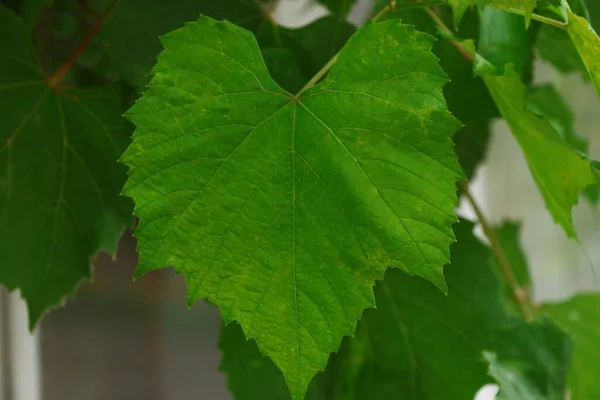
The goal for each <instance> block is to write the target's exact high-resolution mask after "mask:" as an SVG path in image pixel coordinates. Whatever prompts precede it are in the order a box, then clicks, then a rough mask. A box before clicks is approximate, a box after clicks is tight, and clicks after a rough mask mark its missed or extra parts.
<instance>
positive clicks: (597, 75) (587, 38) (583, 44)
mask: <svg viewBox="0 0 600 400" xmlns="http://www.w3.org/2000/svg"><path fill="white" fill-rule="evenodd" d="M567 13H568V16H569V28H568V30H567V32H568V33H569V36H570V37H571V40H572V41H573V44H574V45H575V48H576V49H577V51H578V52H579V55H580V56H581V59H582V60H583V63H584V64H585V67H586V69H587V71H588V73H589V75H590V78H591V80H592V83H593V84H594V86H595V87H596V91H597V92H598V95H600V37H598V34H597V33H596V31H594V28H592V26H591V25H590V23H589V22H588V21H587V20H586V19H585V18H583V17H580V16H578V15H576V14H574V13H573V12H572V11H571V10H570V9H567Z"/></svg>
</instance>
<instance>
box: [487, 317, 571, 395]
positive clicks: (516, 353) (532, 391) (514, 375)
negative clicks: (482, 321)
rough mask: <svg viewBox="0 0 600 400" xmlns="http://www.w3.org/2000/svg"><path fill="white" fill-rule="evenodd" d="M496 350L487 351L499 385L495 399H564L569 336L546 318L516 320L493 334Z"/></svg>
mask: <svg viewBox="0 0 600 400" xmlns="http://www.w3.org/2000/svg"><path fill="white" fill-rule="evenodd" d="M495 338H496V340H495V343H494V348H495V350H494V351H493V352H492V351H486V352H485V353H484V355H485V358H486V359H487V360H488V362H489V372H490V375H491V376H493V377H494V378H495V379H496V381H497V382H498V385H499V386H500V392H499V393H498V397H497V398H498V400H513V399H520V400H564V399H565V395H566V381H567V371H568V368H569V365H570V363H571V355H572V352H573V343H572V340H571V338H570V337H569V336H568V335H567V334H566V333H565V332H563V331H562V330H560V329H558V327H557V326H556V325H554V324H553V323H552V322H551V321H549V320H543V321H541V322H535V323H532V324H527V323H524V322H522V321H519V322H518V323H516V324H515V325H514V326H512V327H511V328H510V329H504V330H500V331H499V332H497V333H496V335H495Z"/></svg>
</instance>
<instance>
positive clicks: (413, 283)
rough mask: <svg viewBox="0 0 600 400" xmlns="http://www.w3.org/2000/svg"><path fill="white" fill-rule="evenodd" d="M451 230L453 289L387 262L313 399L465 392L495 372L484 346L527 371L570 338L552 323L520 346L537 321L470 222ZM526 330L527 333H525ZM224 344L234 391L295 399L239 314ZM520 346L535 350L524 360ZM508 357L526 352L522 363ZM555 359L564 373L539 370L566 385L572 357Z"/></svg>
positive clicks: (313, 389)
mask: <svg viewBox="0 0 600 400" xmlns="http://www.w3.org/2000/svg"><path fill="white" fill-rule="evenodd" d="M454 231H455V234H456V238H457V243H455V244H453V245H452V246H451V254H452V257H451V258H452V263H451V264H450V265H449V266H448V268H447V271H446V279H447V281H448V289H449V294H448V296H447V297H446V296H444V295H443V294H441V293H440V292H439V291H437V290H435V288H433V287H432V286H431V285H428V284H427V282H424V281H423V280H422V279H420V278H417V277H410V276H407V275H405V274H402V273H401V272H399V271H393V270H392V271H388V273H387V274H386V278H385V280H384V281H383V282H379V283H378V284H377V286H376V290H375V293H376V299H377V309H375V310H366V311H365V313H364V316H363V318H362V319H361V320H360V321H359V323H358V327H357V331H356V334H355V335H354V337H352V338H345V339H344V341H343V344H342V347H341V349H340V351H339V352H338V353H337V354H333V355H332V357H331V360H330V361H329V363H328V365H327V369H326V370H325V372H324V373H321V374H318V375H317V376H316V377H315V379H314V380H313V382H312V384H311V385H310V388H309V392H308V395H307V399H308V400H317V399H318V400H320V399H328V400H370V399H395V398H402V399H404V398H407V399H424V400H427V399H432V400H437V399H448V400H454V399H456V400H460V399H469V398H473V397H474V395H475V393H476V392H477V390H478V389H479V388H480V387H481V386H482V385H484V384H486V383H488V382H490V381H491V379H492V378H491V377H489V375H488V363H487V362H486V359H485V358H484V352H486V353H485V354H486V355H488V356H490V355H491V357H494V355H495V354H498V356H497V357H496V358H497V359H500V363H498V364H499V365H500V366H501V367H504V368H509V367H510V368H515V372H516V373H518V374H519V375H522V376H525V377H527V376H528V375H529V374H530V373H531V371H530V370H529V365H527V363H536V362H538V360H539V358H540V357H538V356H539V355H540V354H550V355H554V351H555V349H556V348H557V344H558V345H559V346H567V347H568V345H569V342H568V338H566V337H563V336H562V333H561V332H560V331H559V330H558V329H557V328H556V327H555V326H554V325H552V324H547V325H546V326H544V329H545V331H544V332H545V333H547V335H546V336H544V337H542V336H541V335H540V336H539V337H538V339H539V341H537V342H536V343H535V345H534V346H533V347H532V348H531V349H525V350H523V349H522V347H523V345H524V344H525V343H528V341H529V339H530V337H531V336H532V335H533V334H536V332H537V325H535V326H533V327H529V326H528V325H527V324H525V323H524V322H522V321H520V320H518V319H517V318H513V317H511V316H509V315H508V313H507V311H506V309H505V307H504V304H503V301H502V295H501V291H500V290H501V288H500V281H499V279H498V276H497V274H496V272H495V271H494V270H493V269H492V268H491V267H490V261H491V258H492V254H491V252H490V249H489V248H488V247H487V246H485V245H483V244H482V243H481V242H480V241H479V240H478V239H477V238H476V237H475V236H474V235H473V224H472V223H471V222H468V221H461V223H460V224H458V225H455V226H454ZM521 332H523V334H524V335H525V339H524V340H521V339H520V338H519V334H520V333H521ZM557 338H559V339H561V341H558V340H556V339H557ZM220 347H221V351H222V353H223V362H222V364H221V369H222V370H223V371H224V372H225V373H226V374H227V382H228V386H229V388H230V389H231V391H232V393H233V395H234V397H235V398H236V399H239V400H250V399H254V398H260V399H263V400H274V399H277V400H289V399H290V397H289V395H287V396H286V395H285V393H283V392H282V390H281V381H282V380H283V379H282V377H281V375H280V374H278V373H277V372H278V371H277V370H276V369H275V367H274V366H273V364H272V363H271V361H270V360H268V359H267V358H263V357H262V355H261V354H260V352H259V351H258V349H257V347H256V343H254V342H253V341H246V340H244V336H243V333H242V332H241V330H240V328H239V326H237V324H230V325H229V326H227V327H225V328H224V330H223V331H222V333H221V340H220ZM520 351H523V352H524V353H523V354H527V355H529V354H532V355H533V356H531V357H528V356H527V357H524V360H520V359H519V357H518V352H520ZM529 358H530V359H529ZM509 360H517V361H519V362H521V361H524V362H525V363H524V364H523V365H524V367H525V368H522V369H521V366H520V365H514V366H513V365H511V362H510V361H509ZM551 360H552V362H554V361H557V362H562V363H563V364H562V366H561V368H562V370H563V371H564V373H563V374H560V373H558V371H559V368H558V367H559V366H557V365H556V364H552V365H549V366H543V365H542V366H541V367H539V369H538V371H540V374H539V377H540V378H544V379H547V380H548V382H549V383H551V384H552V385H556V386H560V385H562V382H564V380H565V379H566V370H567V367H568V362H569V359H568V357H564V358H562V359H561V358H560V357H556V358H555V359H551ZM457 365H458V366H460V368H457V367H456V366H457ZM501 384H502V386H504V385H506V386H507V390H510V389H513V390H514V389H515V388H516V389H521V388H520V386H523V387H524V388H525V389H527V388H529V387H530V386H531V385H532V384H533V386H534V387H535V388H537V386H536V385H537V382H535V381H534V382H530V381H529V380H522V381H518V382H516V387H515V385H511V384H510V382H501ZM267 385H269V387H270V388H271V389H272V390H271V391H269V389H268V388H267ZM540 390H541V391H543V390H544V389H540ZM514 398H515V399H517V398H518V399H521V398H522V399H526V398H525V397H514Z"/></svg>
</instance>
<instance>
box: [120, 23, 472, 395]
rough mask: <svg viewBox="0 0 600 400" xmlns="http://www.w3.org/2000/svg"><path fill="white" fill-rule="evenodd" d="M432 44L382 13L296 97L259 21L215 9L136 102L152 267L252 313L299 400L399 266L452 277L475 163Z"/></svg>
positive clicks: (189, 31) (133, 172)
mask: <svg viewBox="0 0 600 400" xmlns="http://www.w3.org/2000/svg"><path fill="white" fill-rule="evenodd" d="M432 41H433V39H432V38H431V37H430V36H428V35H426V34H423V33H419V32H416V31H415V30H413V29H412V28H410V27H408V26H406V25H403V24H401V23H399V22H398V21H393V20H390V21H384V22H379V23H368V24H366V25H365V26H363V27H362V28H361V29H360V30H359V31H358V32H357V33H356V34H355V35H354V36H353V37H352V38H351V39H350V41H349V42H348V44H347V45H346V46H345V47H344V49H342V51H341V53H340V55H339V57H338V59H337V62H336V63H335V65H334V66H333V68H332V69H331V71H330V72H329V73H328V74H327V77H326V78H325V79H324V80H323V81H321V82H320V83H319V84H317V85H316V86H314V87H313V88H311V89H309V90H308V91H305V92H303V93H302V94H301V95H296V96H292V95H290V94H289V93H288V92H286V91H285V90H283V89H281V88H280V87H279V86H278V85H277V84H276V83H275V82H274V81H273V79H272V78H271V77H270V76H269V74H268V72H267V69H266V67H265V65H264V62H263V60H262V58H261V55H260V51H259V48H258V45H257V43H256V40H255V39H254V37H253V36H252V34H251V33H250V32H248V31H246V30H244V29H242V28H239V27H237V26H235V25H233V24H231V23H228V22H216V21H214V20H212V19H210V18H208V17H201V18H200V19H199V20H198V22H195V23H190V24H187V25H186V26H185V27H184V28H181V29H179V30H176V31H174V32H171V33H169V34H168V35H165V36H163V38H162V43H163V45H164V46H165V50H164V51H163V52H162V53H161V55H160V56H159V59H158V64H157V66H156V67H155V68H154V71H153V72H154V74H155V76H154V78H153V79H152V81H151V82H150V84H149V86H148V89H147V91H146V92H145V93H144V96H143V97H142V98H141V99H140V100H139V101H138V102H137V103H136V105H135V106H134V107H133V108H132V109H131V110H130V111H129V112H128V113H127V117H128V118H129V119H130V120H131V121H132V122H133V123H134V124H135V125H136V127H137V129H136V131H135V133H134V141H133V143H132V145H131V146H130V147H129V149H128V150H127V151H126V152H125V154H124V155H123V157H122V160H123V162H124V163H126V164H127V165H128V166H129V167H130V172H129V180H128V182H127V184H126V186H125V188H124V193H126V194H127V195H129V196H131V197H132V198H133V199H134V200H135V202H136V214H137V215H138V216H139V217H140V224H139V226H138V228H137V230H136V236H137V237H138V238H139V244H138V250H139V253H140V261H139V265H138V270H137V272H136V275H137V276H139V275H141V274H143V273H146V272H149V271H152V270H155V269H158V268H163V267H165V266H168V265H174V267H175V270H176V271H177V272H178V273H184V274H185V275H186V279H187V283H188V288H189V296H188V297H189V302H190V303H193V302H194V301H196V300H198V299H200V298H208V299H209V300H210V301H211V302H214V303H216V304H217V305H218V306H219V307H220V309H221V312H222V315H223V317H224V319H225V321H227V322H229V321H232V320H234V319H235V320H237V321H239V322H240V324H241V325H242V327H243V329H244V332H245V334H246V336H247V337H249V338H255V339H256V341H257V343H258V347H259V348H260V350H261V352H262V353H263V354H265V355H267V356H269V357H271V358H272V359H273V361H274V362H275V364H276V365H277V366H278V368H279V369H281V370H282V372H283V374H284V376H285V378H286V381H287V384H288V387H289V388H290V391H291V393H292V396H293V398H295V399H300V398H302V396H303V395H304V393H305V391H306V388H307V386H308V383H309V382H310V380H311V379H312V377H313V376H314V374H315V373H316V372H317V371H318V370H322V369H323V368H324V367H325V364H326V362H327V358H328V356H329V353H330V352H332V351H335V350H336V349H337V348H338V347H339V343H340V340H341V338H342V336H343V335H349V334H351V333H352V332H353V331H354V328H355V324H356V321H357V319H358V317H359V316H360V315H361V313H362V310H363V309H364V308H367V307H372V306H373V305H374V304H373V293H372V286H373V284H374V283H375V280H376V279H380V278H381V277H382V276H383V273H384V271H385V270H386V269H387V268H388V267H393V268H400V269H402V270H403V271H405V272H406V273H408V274H412V275H419V276H422V277H424V278H425V279H427V280H429V281H431V282H433V283H434V284H435V285H437V286H438V287H439V288H441V289H442V290H446V284H445V281H444V278H443V274H442V268H443V266H444V265H445V264H446V263H447V261H448V257H449V251H448V246H449V244H450V243H452V242H453V241H454V235H453V233H452V229H451V225H452V224H453V223H454V222H455V221H456V216H455V214H454V209H453V207H454V205H455V204H456V200H457V198H456V191H455V186H454V183H455V181H456V180H458V179H460V178H461V176H462V174H461V173H460V167H459V166H458V163H457V160H456V156H455V155H454V153H453V151H452V141H451V140H450V137H451V135H452V134H453V133H454V132H455V131H456V129H457V128H458V127H459V124H458V122H457V121H456V120H455V119H454V118H453V117H452V116H451V114H450V113H449V112H448V110H447V107H446V104H445V101H444V99H443V95H442V87H443V85H444V84H445V83H446V81H447V78H446V76H445V75H444V73H443V72H442V70H441V68H440V67H439V66H438V64H437V59H436V58H435V56H434V55H433V54H432V53H431V52H430V49H431V46H432Z"/></svg>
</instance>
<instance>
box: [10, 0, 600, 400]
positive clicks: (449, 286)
mask: <svg viewBox="0 0 600 400" xmlns="http://www.w3.org/2000/svg"><path fill="white" fill-rule="evenodd" d="M318 2H319V3H321V5H322V6H324V7H326V8H327V10H328V14H327V15H326V16H324V17H321V18H318V19H316V20H314V21H312V22H310V23H309V24H307V25H305V26H302V27H298V28H290V27H285V26H281V25H280V24H279V23H278V22H277V18H276V15H277V13H276V11H277V7H279V6H280V4H279V2H278V1H277V0H269V1H263V0H223V1H219V2H214V1H209V0H173V1H169V2H166V1H162V0H143V1H142V0H120V1H119V0H90V1H83V0H81V1H78V0H55V1H52V0H1V1H0V110H1V113H2V114H1V115H0V254H2V256H3V257H2V262H1V263H0V283H2V284H3V285H5V286H6V287H8V288H9V289H11V290H12V289H19V290H20V291H21V294H22V296H23V297H24V298H25V300H26V301H27V303H28V306H29V316H30V324H31V326H32V327H33V326H34V325H35V324H36V322H37V321H38V320H39V318H40V317H41V316H42V314H43V313H44V311H45V310H46V309H48V308H49V307H53V306H56V305H58V304H60V303H61V302H63V300H64V298H65V296H69V295H72V294H73V293H74V289H75V287H76V285H77V284H78V282H79V281H81V280H82V279H85V278H90V277H91V274H90V264H91V263H92V261H93V258H94V257H95V255H96V254H97V253H98V251H100V250H104V251H108V252H110V253H114V251H115V249H116V246H117V243H118V240H119V237H120V235H121V233H122V232H123V230H125V229H126V228H130V227H133V224H134V218H133V216H132V214H133V215H135V217H137V218H138V219H139V220H138V223H137V227H136V231H135V232H136V233H135V236H136V237H137V239H138V252H139V255H140V257H139V263H138V267H137V270H136V274H135V277H139V276H141V275H143V274H145V273H149V272H151V271H154V270H157V269H161V268H165V267H168V266H173V267H174V269H175V271H176V272H177V273H180V274H183V275H185V278H186V282H187V286H188V303H189V305H192V304H193V303H195V302H196V301H198V300H200V299H207V300H208V301H210V302H211V303H214V304H215V305H217V306H218V307H219V309H220V311H221V314H222V317H223V320H224V326H223V329H222V334H221V338H220V342H219V347H220V349H221V351H222V354H223V358H222V363H221V370H222V371H223V372H225V373H226V374H227V380H228V386H229V388H230V390H231V392H232V394H233V395H234V397H235V398H236V399H240V400H244V399H257V398H260V399H266V400H269V399H292V400H301V399H312V400H317V399H333V400H336V399H340V400H341V399H344V400H347V399H349V400H351V399H355V400H360V399H388V398H410V399H432V400H433V399H441V398H444V399H464V398H472V397H473V395H474V394H475V393H476V391H477V390H478V389H479V388H480V387H481V386H482V385H484V384H486V383H489V382H491V381H495V382H496V383H497V384H498V385H499V387H500V392H499V398H503V399H562V398H564V396H565V393H567V391H569V392H570V393H572V395H573V396H574V397H573V398H574V399H591V398H597V397H598V396H599V395H600V384H598V382H597V379H595V377H594V375H593V373H591V372H590V371H593V368H594V364H595V363H596V362H597V361H598V360H600V355H599V354H597V353H598V352H594V351H588V348H587V347H588V344H589V343H593V341H594V340H597V339H598V332H597V330H598V329H597V328H595V326H596V325H597V324H596V319H597V318H596V314H597V313H594V311H595V310H596V311H597V307H596V303H598V296H596V295H594V294H585V295H579V296H576V297H575V298H573V299H572V300H569V301H565V302H562V303H556V304H542V305H538V304H534V302H533V300H532V296H531V293H532V291H533V290H535V281H534V280H532V279H531V277H530V275H529V267H528V265H527V261H526V255H525V254H524V252H523V250H522V249H521V247H520V245H519V240H520V238H519V235H520V233H519V232H520V227H519V223H518V222H515V221H505V222H504V223H502V224H500V225H498V226H493V225H492V224H490V223H489V222H488V221H487V219H486V217H485V215H484V213H483V212H482V211H481V209H480V207H479V205H478V204H477V202H476V200H475V199H474V198H473V196H472V195H471V193H470V192H469V188H468V180H470V179H471V178H472V177H473V176H474V174H475V173H476V171H477V168H478V167H479V166H480V165H481V164H482V163H483V161H484V158H485V154H486V152H487V147H488V143H489V138H490V132H491V124H492V122H493V121H494V120H495V119H499V118H501V119H503V120H504V121H505V122H506V123H507V125H508V126H509V128H510V130H511V132H512V134H513V136H514V137H515V139H516V141H517V142H518V144H519V146H520V148H521V150H522V154H523V157H524V159H525V160H526V162H527V165H528V166H529V169H530V172H531V174H532V177H533V179H534V181H535V183H536V185H537V187H538V189H539V191H540V193H541V195H542V198H543V200H544V203H545V206H546V208H547V209H548V212H549V213H550V215H551V216H552V218H553V219H554V221H555V222H556V224H557V225H558V226H559V227H560V228H561V229H562V230H563V231H564V232H565V234H566V235H567V236H568V237H569V238H571V239H573V240H575V241H579V238H578V235H577V232H576V229H575V226H574V224H573V219H572V208H573V207H574V206H575V205H576V204H577V203H578V201H579V196H580V195H582V194H583V195H584V196H585V197H586V201H589V202H590V203H592V204H595V203H596V202H597V200H598V181H597V179H598V165H600V164H598V163H597V162H595V161H593V160H591V159H590V158H589V156H588V155H587V151H588V147H589V145H588V140H587V138H583V137H581V136H580V135H579V134H578V132H577V131H576V129H575V127H574V118H573V113H572V111H571V110H570V109H569V105H568V103H567V102H565V101H564V100H563V99H561V97H560V94H559V92H558V91H557V90H556V89H555V88H554V87H553V86H552V85H544V86H540V85H535V84H533V82H535V79H534V69H533V65H534V61H535V59H536V58H538V57H539V58H541V59H543V60H546V61H547V62H549V63H551V64H552V65H553V66H555V67H556V68H557V69H558V70H559V71H561V72H565V73H567V72H572V71H578V72H580V73H581V74H582V75H583V76H585V79H588V80H589V82H590V83H591V84H592V85H594V86H595V88H596V90H597V91H598V93H599V94H600V38H599V37H598V35H597V34H596V32H595V31H594V28H593V27H598V24H599V23H600V9H597V4H596V3H595V2H589V4H585V3H584V1H583V0H572V1H566V0H545V1H543V0H540V1H536V0H519V1H517V0H447V1H398V2H396V1H392V2H388V1H386V0H378V1H375V2H374V3H375V4H374V6H373V9H372V10H369V12H368V14H369V15H368V16H366V17H367V18H366V19H369V20H368V21H367V22H365V23H364V24H362V25H361V26H355V25H353V24H351V23H350V22H348V15H349V13H350V12H351V11H352V10H353V8H354V6H355V2H354V1H352V0H319V1H318ZM588 7H589V8H588ZM123 114H124V116H123ZM461 195H462V196H461ZM459 199H460V201H462V202H469V203H471V206H472V207H473V208H474V210H475V212H476V214H477V219H478V221H477V222H475V223H477V224H479V225H480V226H481V227H482V228H483V229H482V230H483V232H484V234H485V236H486V237H487V239H486V240H485V241H482V240H480V239H479V238H477V237H476V236H475V234H474V233H473V232H474V226H475V223H474V222H470V221H467V220H460V222H459V218H458V216H457V215H456V213H455V208H456V206H457V205H459ZM573 316H576V317H573ZM571 360H574V362H573V364H572V365H571Z"/></svg>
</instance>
